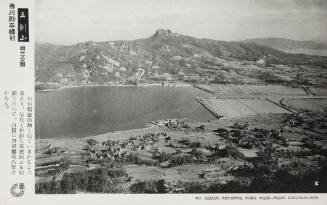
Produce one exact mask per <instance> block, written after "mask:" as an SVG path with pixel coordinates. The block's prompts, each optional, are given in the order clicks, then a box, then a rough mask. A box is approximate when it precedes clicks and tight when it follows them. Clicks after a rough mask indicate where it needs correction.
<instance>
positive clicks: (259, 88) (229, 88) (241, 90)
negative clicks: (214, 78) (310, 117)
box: [199, 85, 306, 95]
mask: <svg viewBox="0 0 327 205" xmlns="http://www.w3.org/2000/svg"><path fill="white" fill-rule="evenodd" d="M199 87H201V88H204V89H206V90H210V91H212V92H213V93H215V94H234V95H237V94H264V95H265V94H267V95H269V94H278V95H306V92H305V91H304V90H303V89H302V88H293V87H287V86H282V85H200V86H199Z"/></svg>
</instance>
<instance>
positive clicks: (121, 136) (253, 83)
mask: <svg viewBox="0 0 327 205" xmlns="http://www.w3.org/2000/svg"><path fill="white" fill-rule="evenodd" d="M326 14H327V1H325V0H202V1H200V0H119V1H114V0H69V1H67V0H56V1H50V0H36V1H35V6H34V13H32V15H33V16H32V17H33V18H34V19H35V23H34V24H35V28H32V29H30V30H33V29H34V30H33V31H34V32H35V82H34V83H35V170H34V172H35V190H33V191H35V194H39V195H41V194H43V195H45V194H94V193H97V194H99V193H102V194H104V193H105V194H149V193H155V194H176V195H177V194H182V193H192V194H194V193H327V175H326V173H327V15H326ZM25 40H26V39H25Z"/></svg>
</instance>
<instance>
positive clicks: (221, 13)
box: [35, 0, 327, 44]
mask: <svg viewBox="0 0 327 205" xmlns="http://www.w3.org/2000/svg"><path fill="white" fill-rule="evenodd" d="M35 9H36V40H37V41H38V42H49V43H57V44H72V43H77V42H82V41H89V40H92V41H110V40H133V39H138V38H146V37H149V36H150V35H152V34H153V33H154V32H155V31H156V30H157V29H159V28H164V29H170V30H172V31H173V32H176V33H180V34H185V35H190V36H194V37H198V38H211V39H216V40H226V41H236V40H243V39H247V38H261V37H283V38H289V39H295V40H314V41H320V42H327V0H36V7H35Z"/></svg>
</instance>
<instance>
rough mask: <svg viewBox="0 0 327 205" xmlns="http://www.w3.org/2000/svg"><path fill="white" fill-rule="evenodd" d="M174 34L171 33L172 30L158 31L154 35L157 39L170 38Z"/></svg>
mask: <svg viewBox="0 0 327 205" xmlns="http://www.w3.org/2000/svg"><path fill="white" fill-rule="evenodd" d="M172 34H173V33H172V32H171V30H169V29H168V30H165V29H158V30H157V31H156V33H155V34H154V36H155V37H159V36H170V35H172Z"/></svg>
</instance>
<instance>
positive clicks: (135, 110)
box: [36, 86, 215, 138]
mask: <svg viewBox="0 0 327 205" xmlns="http://www.w3.org/2000/svg"><path fill="white" fill-rule="evenodd" d="M196 96H208V94H207V93H206V92H203V91H201V90H198V89H196V88H193V87H186V88H185V87H184V88H182V87H180V88H169V87H161V86H151V87H106V86H103V87H80V88H69V89H64V90H61V91H54V92H37V93H36V137H37V138H53V137H56V138H66V137H85V136H90V135H96V134H102V133H106V132H110V131H116V130H126V129H134V128H142V127H144V126H145V125H146V123H147V122H149V121H151V120H157V119H166V118H184V117H185V118H188V119H190V120H192V121H205V120H209V119H215V117H214V116H213V115H212V114H211V113H210V112H209V111H207V110H206V109H205V108H204V107H203V106H202V105H200V104H199V103H198V102H197V101H196V100H195V99H194V97H196Z"/></svg>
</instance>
